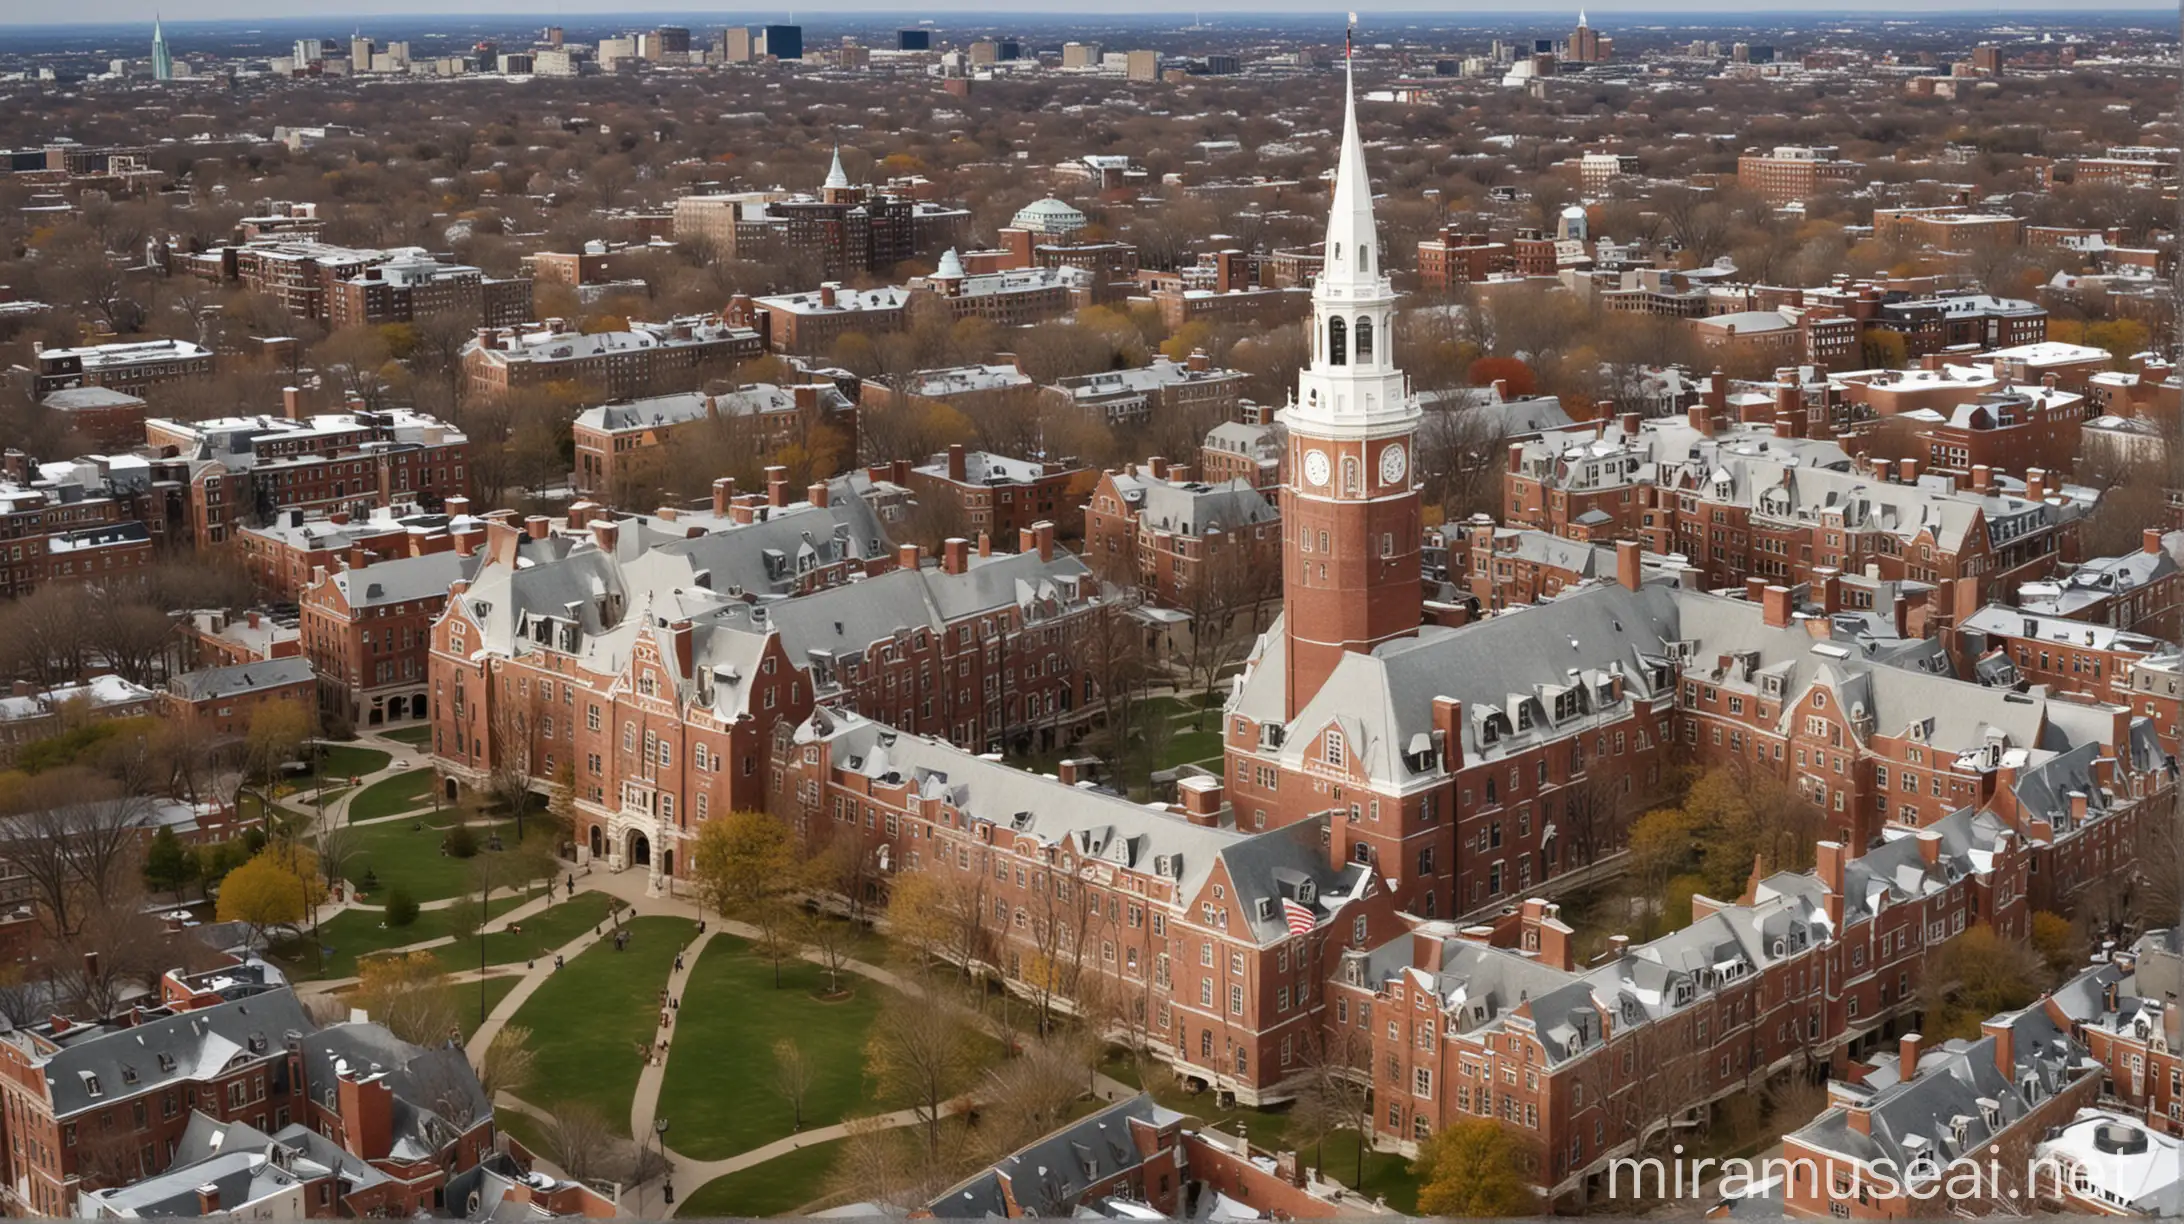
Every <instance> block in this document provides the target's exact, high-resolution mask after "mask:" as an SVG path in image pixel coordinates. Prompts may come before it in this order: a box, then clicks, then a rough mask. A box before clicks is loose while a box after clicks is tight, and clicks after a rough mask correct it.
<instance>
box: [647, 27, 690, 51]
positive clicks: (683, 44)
mask: <svg viewBox="0 0 2184 1224" xmlns="http://www.w3.org/2000/svg"><path fill="white" fill-rule="evenodd" d="M652 39H653V45H654V47H655V48H656V52H657V53H656V54H655V55H654V56H653V57H652V58H655V59H657V58H660V57H664V56H669V55H688V54H690V31H689V30H688V29H686V28H685V27H683V26H661V27H660V28H659V29H657V30H655V31H653V33H652Z"/></svg>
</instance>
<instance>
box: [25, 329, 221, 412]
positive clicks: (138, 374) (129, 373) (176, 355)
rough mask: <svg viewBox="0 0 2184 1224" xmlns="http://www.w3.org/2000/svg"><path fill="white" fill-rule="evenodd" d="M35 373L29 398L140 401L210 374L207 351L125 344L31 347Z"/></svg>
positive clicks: (174, 344)
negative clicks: (86, 392)
mask: <svg viewBox="0 0 2184 1224" xmlns="http://www.w3.org/2000/svg"><path fill="white" fill-rule="evenodd" d="M31 350H32V354H33V357H32V360H33V361H34V363H35V369H34V370H33V371H32V379H31V394H33V395H35V396H37V397H39V398H41V399H42V398H44V397H45V396H47V395H50V394H52V393H53V392H55V391H68V390H72V389H75V388H78V387H105V388H108V389H109V390H113V391H119V392H122V393H124V394H127V395H142V394H144V392H145V391H146V390H147V389H149V388H152V387H156V386H159V385H160V384H162V383H170V382H180V381H182V380H184V379H192V378H202V377H204V376H205V375H207V374H210V373H212V350H211V349H208V348H204V347H202V346H199V345H196V344H192V343H190V342H189V341H187V340H131V341H127V342H122V343H115V344H92V345H86V346H84V347H81V348H47V347H46V346H45V345H44V344H42V343H36V344H33V345H32V346H31Z"/></svg>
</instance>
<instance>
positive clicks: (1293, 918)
mask: <svg viewBox="0 0 2184 1224" xmlns="http://www.w3.org/2000/svg"><path fill="white" fill-rule="evenodd" d="M1282 917H1283V918H1285V919H1287V920H1288V922H1289V933H1290V934H1292V935H1309V934H1311V933H1312V928H1313V927H1315V926H1317V925H1319V919H1317V918H1314V917H1313V916H1312V911H1311V910H1308V909H1306V908H1304V907H1303V906H1301V905H1299V904H1297V903H1296V902H1294V901H1291V900H1290V899H1289V898H1287V897H1284V898H1282Z"/></svg>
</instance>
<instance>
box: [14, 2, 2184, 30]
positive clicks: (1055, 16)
mask: <svg viewBox="0 0 2184 1224" xmlns="http://www.w3.org/2000/svg"><path fill="white" fill-rule="evenodd" d="M1585 7H1588V8H1589V9H1590V10H1591V11H1593V12H1596V13H1600V14H1604V15H1609V16H1613V17H1623V18H1653V19H1677V18H1689V17H1708V18H1732V17H1733V18H1738V19H1741V20H1742V21H1744V22H1749V21H1751V20H1753V19H1755V18H1757V17H1758V16H1760V14H1755V13H1754V12H1753V11H1752V10H1751V9H1750V8H1749V7H1748V6H1745V5H1740V4H1737V3H1734V0H1676V3H1674V4H1671V5H1662V4H1659V3H1656V2H1653V0H1601V2H1597V3H1589V4H1588V5H1587V6H1585ZM1576 8H1577V6H1572V7H1571V8H1570V10H1569V13H1568V15H1569V16H1570V17H1571V18H1572V19H1573V20H1574V16H1575V12H1576ZM2170 8H2171V6H2167V5H2162V4H2159V3H2152V2H2148V3H2138V4H2133V3H2107V4H2103V5H2101V6H2100V7H2099V8H2095V9H2089V10H2069V12H2070V15H2072V16H2073V17H2077V18H2085V17H2098V16H2100V15H2102V14H2125V13H2132V14H2135V13H2149V12H2166V11H2169V10H2170ZM72 11H73V13H74V14H75V15H76V19H75V20H71V21H68V22H53V21H51V20H50V18H51V16H52V13H51V10H50V9H47V8H44V7H42V6H39V5H36V4H32V3H30V2H29V0H5V2H0V26H11V27H29V28H69V27H79V26H95V25H126V24H133V23H138V22H142V23H144V24H146V25H149V24H150V23H151V22H152V21H153V20H154V18H155V17H157V16H160V13H159V11H158V3H157V0H90V2H89V3H85V4H81V5H77V6H74V7H73V10H72ZM2064 11H2065V10H2062V9H2058V8H2057V7H2056V6H2054V5H2053V4H2052V3H2048V2H2047V0H1996V2H1989V3H1974V2H1972V0H1905V2H1904V3H1901V4H1890V5H1877V4H1871V3H1853V4H1837V3H1821V2H1818V0H1787V2H1786V3H1783V4H1779V5H1776V6H1774V7H1772V8H1771V9H1770V10H1769V11H1768V12H1769V14H1770V15H1771V14H1796V15H1798V16H1801V17H1802V16H1815V15H1827V14H1839V15H1841V16H1843V17H1844V18H1846V19H1849V18H1860V17H1874V16H1882V15H1887V14H1895V13H1917V14H1920V15H1928V16H1931V15H1944V16H1945V15H1951V14H1957V15H1963V16H1971V15H1975V14H1979V13H1994V12H2008V13H2012V14H2030V13H2053V14H2058V15H2060V14H2061V13H2063V12H2064ZM1174 12H1175V9H1174V7H1173V6H1170V5H1162V4H1158V3H1154V2H1153V0H1118V3H1116V4H1112V5H1103V6H1100V7H1099V8H1097V9H1093V8H1086V9H1084V10H1082V11H1081V12H1073V11H1068V10H1064V11H1033V10H1027V9H1025V8H1023V7H1022V6H1021V5H1014V4H998V3H997V4H990V5H979V4H968V5H966V4H962V3H960V2H959V3H958V4H957V5H956V6H954V7H950V8H948V9H944V10H925V11H918V10H913V9H908V8H902V9H898V8H893V7H888V6H881V5H875V4H872V3H870V0H839V2H826V0H819V2H816V3H806V4H800V5H796V6H794V7H793V8H791V7H784V8H781V9H778V10H772V11H767V10H754V11H753V12H752V13H750V14H749V15H747V16H746V17H745V18H744V20H746V21H749V22H760V21H767V20H774V21H780V20H793V19H797V18H799V17H803V16H825V17H858V16H871V17H881V16H886V17H890V18H891V19H893V18H901V19H912V18H931V19H936V20H942V21H945V20H947V19H951V18H957V17H974V18H993V17H1013V18H1030V19H1033V20H1037V21H1040V22H1051V21H1055V20H1067V19H1070V18H1072V17H1078V16H1081V17H1085V18H1099V19H1111V18H1113V17H1116V16H1159V15H1165V14H1171V13H1174ZM1193 12H1194V13H1196V14H1198V15H1200V16H1216V17H1230V18H1234V17H1239V16H1243V17H1251V18H1254V19H1265V18H1269V17H1271V18H1276V19H1282V20H1287V19H1297V18H1308V17H1315V16H1321V15H1323V14H1322V13H1321V9H1320V7H1319V6H1318V5H1315V4H1306V3H1300V2H1297V0H1280V2H1279V3H1277V4H1275V5H1271V6H1269V5H1254V4H1246V3H1242V2H1240V0H1213V2H1211V3H1205V4H1200V5H1196V6H1194V8H1193ZM670 14H671V15H676V16H682V17H698V16H703V17H704V18H706V19H708V20H709V21H710V22H712V23H724V22H725V21H726V20H727V17H726V15H724V14H722V12H721V10H720V9H719V8H718V6H715V5H709V4H705V3H702V2H701V0H688V2H687V3H686V2H681V0H655V3H653V4H651V5H648V6H646V8H645V9H643V10H642V11H632V10H627V9H622V8H617V7H615V6H612V5H605V4H596V3H591V2H589V0H582V2H577V3H570V2H568V0H560V2H557V3H556V4H555V5H554V6H553V8H552V9H551V11H547V10H544V9H541V8H539V7H538V6H536V5H533V4H529V3H526V2H524V0H466V2H465V3H464V4H463V5H462V6H461V8H460V9H459V10H458V11H454V12H450V11H448V10H447V9H446V7H445V6H442V5H434V4H432V3H430V0H357V2H354V3H351V4H348V5H345V6H343V7H342V8H341V9H339V10H338V11H333V12H327V13H324V14H317V15H314V16H313V17H312V18H310V20H313V21H326V22H333V23H340V22H344V21H351V20H355V19H365V20H369V19H372V18H376V17H415V16H425V15H432V16H439V17H444V18H445V19H447V20H449V21H461V20H464V19H468V18H478V17H490V18H512V17H535V18H537V19H539V20H541V21H551V20H564V19H568V18H572V17H576V18H610V17H614V16H618V15H619V16H627V17H629V18H631V19H632V20H636V19H640V18H643V17H646V16H652V15H670ZM1562 15H1563V14H1561V13H1560V12H1558V11H1553V10H1550V11H1547V12H1541V11H1539V10H1529V9H1519V8H1506V9H1489V10H1459V9H1452V8H1449V7H1448V6H1447V5H1446V3H1445V0H1433V2H1430V3H1419V4H1400V3H1399V4H1394V5H1391V6H1389V7H1385V8H1381V9H1374V10H1359V16H1360V18H1361V19H1362V26H1363V27H1364V28H1369V27H1370V26H1372V25H1373V24H1374V22H1375V19H1376V18H1399V19H1403V20H1415V19H1417V18H1419V17H1445V18H1451V19H1459V20H1461V21H1464V22H1480V21H1488V22H1491V21H1498V20H1509V19H1531V20H1539V19H1545V18H1548V17H1557V18H1559V17H1560V16H1562ZM167 16H168V17H169V18H170V21H169V24H170V25H171V24H176V23H175V22H174V21H172V20H171V18H172V16H173V15H172V14H168V15H167ZM1324 16H1325V17H1326V19H1327V20H1328V21H1330V22H1339V21H1340V18H1341V16H1342V14H1341V13H1339V12H1328V13H1326V14H1324ZM254 20H288V21H294V20H301V19H299V18H296V17H295V16H294V15H293V10H292V9H290V8H289V7H288V6H285V5H281V4H276V3H269V2H266V0H220V2H217V3H212V4H203V5H193V6H192V7H191V11H190V12H189V13H188V15H187V17H186V19H185V20H184V21H183V22H182V23H181V24H195V23H200V22H208V21H254Z"/></svg>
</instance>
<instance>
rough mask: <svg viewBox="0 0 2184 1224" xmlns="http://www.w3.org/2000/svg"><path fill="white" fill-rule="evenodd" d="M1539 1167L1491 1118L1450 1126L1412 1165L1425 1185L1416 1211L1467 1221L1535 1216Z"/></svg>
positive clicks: (1521, 1142)
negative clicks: (1536, 1177) (1535, 1183)
mask: <svg viewBox="0 0 2184 1224" xmlns="http://www.w3.org/2000/svg"><path fill="white" fill-rule="evenodd" d="M1538 1163H1539V1162H1538V1159H1537V1157H1536V1155H1535V1154H1534V1153H1533V1152H1532V1151H1531V1150H1530V1145H1529V1144H1528V1143H1527V1142H1526V1141H1525V1139H1524V1137H1523V1136H1521V1135H1519V1134H1518V1133H1517V1132H1515V1131H1513V1130H1510V1129H1509V1128H1507V1127H1505V1126H1503V1125H1502V1124H1500V1123H1499V1122H1496V1121H1494V1120H1492V1119H1491V1118H1464V1119H1460V1120H1458V1121H1456V1122H1452V1123H1450V1124H1449V1125H1448V1126H1447V1127H1445V1128H1444V1129H1443V1130H1442V1131H1441V1133H1439V1134H1437V1135H1435V1136H1434V1137H1433V1138H1432V1139H1431V1140H1430V1141H1428V1142H1427V1143H1426V1144H1425V1145H1424V1146H1422V1147H1421V1148H1420V1149H1419V1152H1418V1159H1416V1160H1414V1161H1412V1162H1411V1171H1412V1172H1414V1173H1416V1174H1418V1176H1419V1178H1420V1179H1421V1180H1422V1181H1423V1183H1424V1184H1423V1185H1421V1186H1420V1187H1419V1188H1418V1211H1419V1213H1420V1214H1421V1215H1436V1216H1460V1217H1464V1218H1469V1219H1489V1218H1495V1217H1510V1216H1528V1215H1535V1214H1537V1213H1538V1212H1539V1210H1540V1206H1541V1204H1540V1201H1539V1199H1538V1196H1537V1194H1536V1193H1535V1185H1534V1180H1533V1170H1534V1169H1535V1168H1537V1167H1538Z"/></svg>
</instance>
